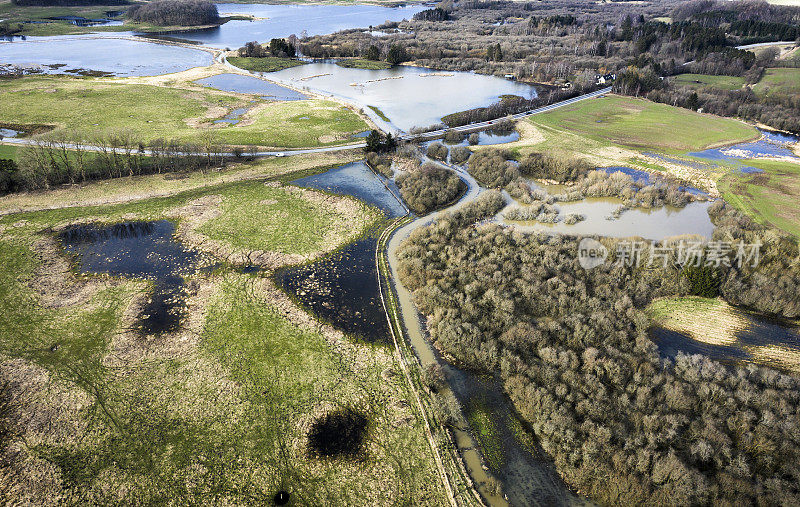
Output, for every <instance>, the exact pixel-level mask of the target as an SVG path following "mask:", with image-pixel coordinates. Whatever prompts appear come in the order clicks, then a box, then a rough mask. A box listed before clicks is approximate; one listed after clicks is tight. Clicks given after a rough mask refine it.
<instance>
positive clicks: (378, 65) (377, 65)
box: [336, 58, 392, 70]
mask: <svg viewBox="0 0 800 507" xmlns="http://www.w3.org/2000/svg"><path fill="white" fill-rule="evenodd" d="M336 65H338V66H339V67H345V68H347V69H367V70H385V69H391V68H392V64H391V63H389V62H381V61H375V60H364V59H363V58H346V59H343V60H337V61H336Z"/></svg>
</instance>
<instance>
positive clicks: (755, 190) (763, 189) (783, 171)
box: [720, 159, 800, 238]
mask: <svg viewBox="0 0 800 507" xmlns="http://www.w3.org/2000/svg"><path fill="white" fill-rule="evenodd" d="M743 163H745V164H747V165H749V166H752V167H756V168H758V169H762V170H763V171H764V172H763V173H755V174H742V173H738V172H731V173H729V174H727V175H725V176H724V177H723V178H722V179H721V181H720V190H721V192H722V196H723V198H724V199H725V200H726V201H727V202H729V203H731V204H733V205H734V206H736V207H737V208H739V209H741V210H743V211H745V212H747V213H748V214H749V215H751V216H752V217H754V218H755V219H756V220H757V221H759V222H761V223H764V224H770V225H772V226H774V227H777V228H779V229H782V230H784V231H786V232H788V233H790V234H792V235H794V236H795V237H798V238H800V202H798V199H797V195H799V194H800V164H797V163H791V162H781V161H772V160H759V159H752V160H745V161H743Z"/></svg>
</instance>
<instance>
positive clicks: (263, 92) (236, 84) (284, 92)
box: [196, 74, 308, 100]
mask: <svg viewBox="0 0 800 507" xmlns="http://www.w3.org/2000/svg"><path fill="white" fill-rule="evenodd" d="M196 82H197V83H198V84H201V85H203V86H208V87H210V88H216V89H217V90H222V91H226V92H236V93H250V94H254V95H260V96H261V98H262V99H269V100H303V99H307V98H308V96H307V95H304V94H302V93H300V92H297V91H294V90H292V89H290V88H286V87H285V86H280V85H277V84H275V83H270V82H269V81H264V80H263V79H258V78H257V77H252V76H243V75H241V74H217V75H215V76H211V77H207V78H203V79H198V80H197V81H196Z"/></svg>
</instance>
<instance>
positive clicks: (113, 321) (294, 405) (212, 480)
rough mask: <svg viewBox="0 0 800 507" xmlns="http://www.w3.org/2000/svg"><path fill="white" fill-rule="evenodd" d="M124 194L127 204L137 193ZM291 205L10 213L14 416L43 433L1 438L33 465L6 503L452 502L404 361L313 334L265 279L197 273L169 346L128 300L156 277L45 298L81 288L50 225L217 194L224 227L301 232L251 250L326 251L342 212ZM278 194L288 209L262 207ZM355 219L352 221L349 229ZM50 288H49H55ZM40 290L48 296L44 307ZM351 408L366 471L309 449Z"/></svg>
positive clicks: (242, 199)
mask: <svg viewBox="0 0 800 507" xmlns="http://www.w3.org/2000/svg"><path fill="white" fill-rule="evenodd" d="M281 162H282V161H281ZM117 192H118V193H120V195H121V196H123V197H124V196H125V194H124V192H125V188H124V187H122V186H120V187H118V188H117ZM280 194H286V192H285V191H284V190H281V189H280V188H272V187H266V186H265V185H264V184H263V183H262V182H260V181H252V182H239V183H224V184H223V183H220V184H217V185H213V186H204V187H198V188H193V189H190V190H187V191H185V192H181V193H178V194H176V195H173V196H169V197H163V198H154V199H147V200H142V201H136V202H129V203H125V204H117V205H102V206H90V207H78V208H65V209H56V210H46V211H40V212H30V213H23V214H16V215H8V216H5V217H2V218H0V227H2V229H3V235H2V237H1V238H0V261H2V263H3V268H2V269H0V315H2V317H0V375H2V378H0V381H5V380H7V378H5V377H6V376H7V375H10V374H13V375H14V378H15V379H16V381H18V382H19V383H16V384H15V387H14V388H13V389H16V391H15V393H16V394H17V395H19V397H18V398H15V400H17V401H16V402H15V403H16V405H15V414H17V413H19V414H23V416H22V417H27V416H28V414H31V415H32V416H35V417H36V418H38V420H40V421H44V424H43V425H41V426H36V427H33V426H22V427H20V428H19V431H20V432H21V433H19V434H17V433H12V434H11V435H7V436H5V437H4V438H11V439H14V442H17V443H18V445H19V447H20V449H22V452H23V453H24V454H23V456H24V457H25V459H26V460H27V461H24V462H22V461H20V462H14V463H13V464H11V465H9V464H8V463H6V465H9V466H20V467H23V468H21V469H20V470H21V471H20V472H19V473H20V474H21V475H19V476H17V477H28V478H29V479H31V480H29V481H18V480H11V479H9V481H10V482H6V483H5V484H4V491H10V490H9V489H6V488H15V487H18V486H20V485H21V489H19V490H14V495H15V497H16V498H18V499H20V498H24V499H27V500H29V501H30V502H31V503H34V504H41V503H43V502H45V501H46V500H47V499H48V498H52V495H57V496H59V497H60V498H62V500H64V501H65V502H66V503H73V504H86V503H103V504H113V503H117V504H119V503H125V504H163V503H173V502H178V503H182V504H195V503H206V502H213V503H225V504H242V503H252V502H255V503H259V504H267V503H269V502H270V501H271V498H272V496H273V495H274V494H275V492H277V491H279V490H287V491H289V492H291V494H292V495H293V498H294V499H295V501H299V502H300V503H306V502H308V503H310V504H314V505H345V504H353V503H361V502H366V503H369V504H371V505H383V504H389V503H393V502H397V501H404V502H406V503H414V502H423V503H425V504H430V505H444V504H445V503H446V501H445V500H444V497H443V495H442V491H441V486H440V485H441V483H440V480H439V478H438V476H437V472H436V467H435V464H434V463H435V462H434V460H433V458H432V456H431V451H430V449H429V447H428V445H427V441H426V439H425V436H424V433H423V425H422V423H421V421H420V420H419V419H418V418H417V417H416V416H415V415H414V412H413V411H412V410H411V409H410V408H408V407H410V406H411V405H410V404H411V401H410V400H411V398H410V393H409V392H408V391H407V390H406V387H405V384H404V383H403V380H402V377H401V376H400V375H399V374H397V373H394V374H391V375H390V374H387V372H391V371H393V369H394V368H396V367H397V366H396V365H395V364H394V359H393V356H392V354H391V353H390V352H389V351H388V350H387V349H384V348H383V347H379V346H370V345H365V344H356V343H351V342H349V341H348V340H346V339H344V340H342V341H341V342H336V345H334V344H333V343H334V342H332V341H331V340H329V339H328V338H326V337H325V336H323V335H322V334H321V333H320V332H319V331H318V330H316V328H315V327H314V326H313V325H311V326H306V325H301V324H298V323H296V322H295V321H294V320H292V318H291V317H287V316H286V314H287V313H286V310H287V307H286V306H278V305H279V301H284V304H285V303H286V302H288V298H287V297H285V296H284V299H283V300H279V301H276V300H275V299H274V296H270V295H271V294H273V293H274V291H275V289H270V287H272V285H271V282H270V278H269V276H270V274H269V273H268V272H267V273H255V274H250V275H246V274H242V273H239V272H238V271H236V270H234V269H231V268H229V267H227V266H226V265H224V264H223V265H222V266H221V267H220V268H218V269H217V270H216V271H215V272H214V273H211V274H194V275H188V277H189V279H190V280H191V281H192V282H191V283H195V284H197V286H198V287H200V289H198V291H199V292H198V293H197V295H196V296H192V295H191V294H190V296H189V297H190V298H194V299H192V301H194V303H192V304H191V305H189V309H188V311H189V313H190V317H189V318H187V319H185V320H187V321H188V323H185V324H184V325H185V326H187V327H186V329H185V330H184V331H181V333H179V334H178V335H177V336H169V337H166V338H152V337H151V338H145V337H140V336H138V335H135V334H131V333H130V331H128V327H129V326H130V325H131V318H133V317H132V314H131V313H130V311H129V310H130V305H131V303H132V302H133V301H134V300H135V299H136V298H141V297H142V296H143V293H144V291H145V290H146V288H147V283H146V282H144V281H135V280H113V279H111V278H108V277H103V276H100V277H94V276H89V277H86V278H79V279H78V281H77V283H78V284H79V286H80V284H82V283H84V282H82V281H81V280H84V281H85V282H86V283H89V284H90V285H89V286H87V287H89V289H91V290H90V292H89V294H90V295H89V297H87V298H86V299H85V300H80V301H78V302H74V303H72V304H69V305H67V306H63V307H51V306H45V305H44V303H43V301H44V299H43V297H49V296H53V294H50V292H52V291H54V290H55V289H54V288H53V287H56V286H58V285H59V284H61V283H64V282H63V280H65V279H66V278H68V277H69V275H68V274H65V273H62V272H60V271H58V270H52V268H47V266H49V264H47V263H42V261H41V260H40V258H39V257H38V255H37V254H36V253H35V252H37V251H40V250H39V247H37V246H35V245H37V244H38V243H39V242H40V241H41V238H43V237H45V236H46V235H48V234H52V233H49V232H47V231H48V230H49V228H50V227H53V226H59V225H63V224H65V223H72V222H74V221H78V222H82V221H88V220H97V221H101V222H113V221H119V220H136V219H146V220H150V219H163V218H165V217H169V216H171V215H170V213H169V211H170V210H171V209H173V208H175V207H177V206H183V205H185V204H187V203H188V202H190V201H193V200H195V199H197V198H200V197H204V196H211V195H219V196H221V197H222V198H223V206H222V215H221V216H220V217H219V220H221V221H222V222H224V223H225V224H226V226H227V227H229V228H247V227H250V225H251V222H252V221H258V220H262V219H263V217H261V216H259V215H258V210H257V209H255V208H257V207H258V206H259V204H261V205H262V212H263V213H264V214H270V215H271V216H272V217H273V218H275V217H276V216H280V217H281V220H282V221H283V222H284V223H286V224H289V226H287V227H286V230H282V231H276V230H274V229H269V228H258V227H256V228H250V229H247V230H246V233H247V234H249V235H251V241H252V242H253V243H252V245H255V246H259V247H268V248H279V249H282V250H284V251H289V252H295V253H301V252H304V251H307V250H308V249H309V248H313V244H314V241H315V238H313V237H312V238H309V236H314V235H317V234H325V233H327V232H330V230H329V228H328V224H329V223H330V222H329V220H328V218H327V217H329V216H330V214H331V213H334V211H332V210H331V209H330V205H329V204H326V203H325V202H318V203H303V204H302V205H301V204H298V203H297V202H294V201H293V200H292V199H288V198H284V196H282V195H280ZM42 195H46V194H42ZM286 195H288V194H286ZM266 199H271V200H274V201H275V202H272V201H270V204H269V207H266V206H264V205H263V204H264V203H263V201H264V200H266ZM227 201H230V202H232V203H234V206H233V207H230V206H227V205H226V204H225V203H226V202H227ZM240 203H242V205H248V206H249V207H250V208H251V211H250V212H248V213H244V212H243V211H242V210H241V209H239V208H238V207H237V206H238V205H239V204H240ZM364 211H365V212H366V210H364ZM357 222H358V220H356V219H354V218H353V217H347V220H346V221H345V223H347V224H349V226H350V228H351V229H353V228H354V227H355V224H356V223H357ZM356 228H357V227H356ZM334 232H336V231H334ZM351 232H353V231H351ZM356 232H357V231H356ZM239 234H240V235H241V234H243V233H242V232H241V231H240V233H239ZM342 238H344V236H342ZM221 239H222V240H223V241H225V239H224V238H221ZM43 255H57V254H55V253H50V254H43ZM44 269H48V270H47V271H42V270H44ZM43 278H47V279H49V280H51V281H50V282H49V283H47V284H44V285H42V283H41V282H40V280H41V279H43ZM31 284H34V285H36V284H38V285H37V286H39V287H44V290H45V292H44V296H40V295H39V292H37V291H35V290H34V289H33V288H32V287H31ZM40 290H42V289H40ZM271 291H272V292H271ZM73 292H74V290H73ZM50 299H53V298H52V297H51V298H50ZM54 300H55V301H59V302H60V301H61V300H60V299H58V298H55V299H54ZM60 304H66V303H60ZM296 312H297V314H298V315H302V313H300V311H299V310H296ZM12 361H13V363H12ZM40 379H43V380H40ZM0 385H4V384H3V382H0ZM340 406H348V407H355V408H357V409H359V410H361V411H362V412H364V413H365V414H366V415H367V416H368V418H369V421H370V424H369V429H368V433H367V438H366V443H365V450H366V451H365V454H364V456H363V458H362V459H358V460H349V459H341V458H331V459H319V458H313V457H311V456H310V455H309V454H308V452H307V451H306V444H305V434H306V432H307V431H308V427H309V424H310V422H311V420H312V419H313V418H314V417H317V416H319V415H321V414H322V413H324V412H325V411H327V410H331V409H334V408H336V407H340ZM16 410H18V411H19V412H16ZM409 416H410V417H409ZM398 420H404V421H407V422H404V423H402V424H398V423H397V422H396V421H398ZM2 422H4V423H8V422H9V421H6V420H3V421H2ZM3 427H5V426H3ZM15 428H17V427H16V426H15ZM15 431H16V430H15ZM23 438H24V439H25V443H24V444H22V443H19V442H20V440H21V439H23ZM15 445H17V444H15ZM25 467H27V468H25ZM15 470H16V469H15ZM4 477H6V478H9V477H11V476H10V475H4Z"/></svg>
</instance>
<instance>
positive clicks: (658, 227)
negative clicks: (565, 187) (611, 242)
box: [500, 197, 714, 241]
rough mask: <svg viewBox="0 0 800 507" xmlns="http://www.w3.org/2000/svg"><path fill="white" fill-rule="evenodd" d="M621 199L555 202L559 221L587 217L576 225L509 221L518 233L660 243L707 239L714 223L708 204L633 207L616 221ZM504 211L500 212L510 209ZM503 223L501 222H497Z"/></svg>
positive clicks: (597, 198) (601, 198)
mask: <svg viewBox="0 0 800 507" xmlns="http://www.w3.org/2000/svg"><path fill="white" fill-rule="evenodd" d="M622 202H623V201H622V199H618V198H615V197H590V198H587V199H583V200H581V201H576V202H557V203H555V207H556V208H558V209H559V210H560V212H561V215H562V218H563V216H564V215H567V214H570V213H577V214H581V215H585V216H586V220H584V221H582V222H578V223H576V224H572V225H569V224H566V223H565V222H564V221H563V220H561V221H559V222H556V223H554V224H550V223H542V222H508V223H510V224H513V227H514V228H515V229H517V230H520V231H524V232H538V231H547V232H554V233H561V234H574V235H597V236H607V237H612V238H627V237H641V238H644V239H650V240H656V241H660V240H663V239H665V238H668V237H671V236H679V235H683V234H696V235H699V236H703V237H705V238H710V237H711V233H712V232H713V231H714V224H712V223H711V218H710V217H709V216H708V211H707V210H708V207H709V205H710V203H709V202H706V201H701V202H691V203H689V204H687V205H686V206H685V207H684V208H674V207H672V206H663V207H661V208H654V209H645V208H633V209H629V210H627V211H625V212H624V213H622V215H621V216H620V217H619V218H616V219H613V220H610V219H609V218H608V217H610V216H611V214H612V213H613V212H614V210H616V209H617V208H618V207H619V206H620V205H622ZM510 209H511V208H510V207H509V208H506V209H505V210H503V211H502V212H501V213H500V217H502V215H503V213H504V212H506V211H508V210H510ZM500 220H501V221H503V219H502V218H501V219H500Z"/></svg>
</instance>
